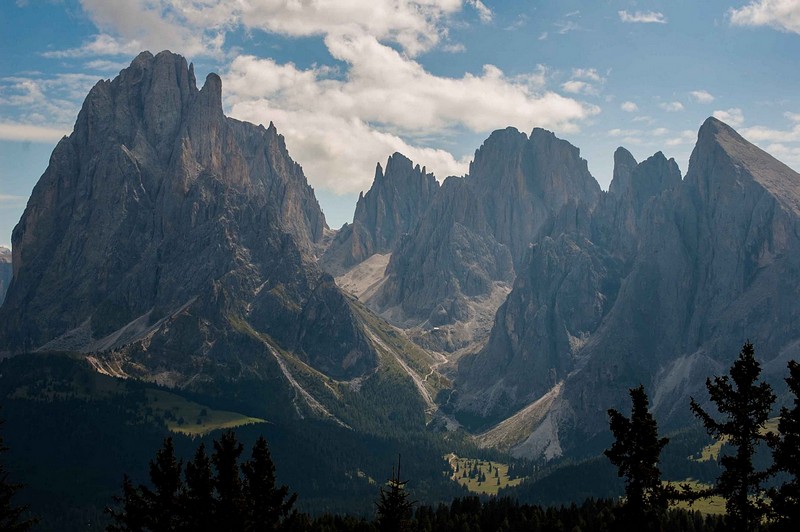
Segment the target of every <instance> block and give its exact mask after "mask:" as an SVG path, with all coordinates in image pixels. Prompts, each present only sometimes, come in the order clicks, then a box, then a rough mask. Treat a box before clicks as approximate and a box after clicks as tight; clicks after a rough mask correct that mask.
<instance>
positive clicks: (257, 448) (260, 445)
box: [242, 437, 297, 532]
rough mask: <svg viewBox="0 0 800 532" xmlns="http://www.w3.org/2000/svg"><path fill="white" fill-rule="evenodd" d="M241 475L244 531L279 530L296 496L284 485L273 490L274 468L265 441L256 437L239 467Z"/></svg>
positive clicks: (274, 486) (274, 487)
mask: <svg viewBox="0 0 800 532" xmlns="http://www.w3.org/2000/svg"><path fill="white" fill-rule="evenodd" d="M242 473H243V474H244V502H245V510H246V511H245V530H247V531H259V532H261V531H268V530H279V529H280V527H281V525H282V523H283V522H284V520H285V519H286V518H288V517H289V514H290V512H291V511H292V507H293V506H294V503H295V500H297V494H292V495H291V496H288V494H289V488H288V487H286V486H281V487H276V485H275V484H276V481H275V465H274V464H273V463H272V457H271V456H270V452H269V447H267V440H265V439H264V438H263V437H260V438H258V440H257V441H256V443H255V445H254V446H253V452H252V455H251V457H250V460H248V461H247V462H245V463H244V464H242Z"/></svg>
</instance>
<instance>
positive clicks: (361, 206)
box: [322, 153, 439, 274]
mask: <svg viewBox="0 0 800 532" xmlns="http://www.w3.org/2000/svg"><path fill="white" fill-rule="evenodd" d="M438 190H439V183H437V181H436V179H435V178H434V177H433V174H430V173H427V172H426V171H425V168H424V167H423V168H420V166H419V165H416V166H415V165H414V163H412V162H411V160H409V159H408V158H407V157H405V156H404V155H402V154H401V153H395V154H394V155H392V156H391V157H389V160H388V161H387V163H386V171H385V172H384V171H383V169H382V168H381V166H380V164H379V165H378V167H377V168H376V170H375V180H374V181H373V183H372V187H370V189H369V190H368V191H367V193H366V194H363V193H362V194H360V195H359V197H358V203H356V211H355V214H354V216H353V223H352V224H346V225H345V226H344V227H342V228H341V230H340V231H339V232H338V233H337V235H336V238H335V239H334V240H333V242H332V243H331V245H330V247H329V248H328V249H327V250H326V252H325V255H324V256H323V257H322V263H323V265H324V267H325V268H326V269H327V270H328V271H330V272H332V273H335V274H340V273H342V272H344V271H346V270H347V269H348V268H350V267H351V266H354V265H355V264H358V263H360V262H362V261H364V260H366V259H367V258H369V257H371V256H372V255H374V254H375V253H391V252H393V251H394V249H395V248H396V247H397V245H398V243H399V242H400V239H401V238H402V237H403V236H404V235H406V234H408V233H409V232H410V231H411V230H412V229H413V227H414V225H415V224H416V223H417V222H418V221H419V219H420V218H421V217H422V215H423V214H424V213H425V211H426V210H427V209H428V206H429V205H430V203H431V201H432V200H433V197H434V196H435V195H436V192H437V191H438Z"/></svg>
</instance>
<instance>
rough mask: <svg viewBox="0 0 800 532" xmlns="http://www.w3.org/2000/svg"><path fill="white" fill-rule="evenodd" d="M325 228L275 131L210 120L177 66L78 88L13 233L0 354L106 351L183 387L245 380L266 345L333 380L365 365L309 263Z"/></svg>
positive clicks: (212, 109)
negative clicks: (193, 377) (171, 374)
mask: <svg viewBox="0 0 800 532" xmlns="http://www.w3.org/2000/svg"><path fill="white" fill-rule="evenodd" d="M325 227H326V225H325V219H324V216H323V214H322V211H321V210H320V208H319V205H318V204H317V201H316V199H315V197H314V193H313V190H312V189H311V187H309V186H308V184H307V182H306V179H305V177H304V176H303V172H302V169H301V168H300V166H299V165H297V164H296V163H295V162H294V161H292V159H291V158H290V157H289V154H288V152H287V150H286V146H285V144H284V140H283V137H282V136H280V135H278V133H277V131H276V130H275V127H274V126H273V125H272V124H270V126H269V128H266V129H265V128H264V127H262V126H254V125H252V124H248V123H244V122H239V121H237V120H233V119H231V118H227V117H225V116H224V115H223V113H222V105H221V82H220V79H219V77H218V76H217V75H216V74H210V75H209V76H208V78H207V79H206V82H205V84H204V86H203V88H202V89H200V90H198V89H197V87H196V84H195V78H194V72H193V69H192V67H191V66H188V65H187V64H186V61H185V59H183V58H182V57H180V56H177V55H174V54H171V53H169V52H162V53H160V54H158V55H157V56H155V57H154V56H153V55H151V54H150V53H148V52H144V53H142V54H140V55H139V56H138V57H137V58H136V59H135V60H134V61H133V63H132V64H131V65H130V67H128V68H126V69H125V70H123V71H122V72H121V73H120V75H119V76H118V77H117V78H115V79H114V80H112V81H100V82H98V83H97V85H95V87H94V88H93V89H92V90H91V92H90V93H89V95H88V97H87V98H86V101H85V102H84V105H83V108H82V109H81V111H80V114H79V115H78V119H77V122H76V124H75V129H74V131H73V132H72V134H71V135H70V136H69V137H65V138H63V139H62V140H61V141H60V142H59V143H58V145H57V146H56V148H55V150H54V152H53V155H52V157H51V160H50V165H49V166H48V168H47V170H46V171H45V173H44V175H42V177H41V179H40V180H39V182H38V183H37V185H36V187H35V189H34V191H33V194H32V196H31V199H30V201H29V203H28V206H27V208H26V210H25V213H24V215H23V216H22V219H21V220H20V222H19V224H18V225H17V227H16V228H15V230H14V233H13V236H12V240H13V264H14V277H15V281H14V284H13V286H12V288H11V290H10V291H9V293H8V295H7V298H6V301H5V303H4V305H3V307H2V309H0V349H3V350H8V351H12V352H16V351H24V350H33V349H42V350H80V351H87V352H88V351H109V350H112V351H113V350H116V352H117V354H120V353H123V351H124V354H122V355H120V356H122V358H123V359H124V360H127V361H129V363H130V364H132V365H133V366H132V367H134V366H136V365H137V364H139V365H143V366H144V367H145V368H150V369H152V368H153V366H164V367H169V368H172V369H176V370H178V371H179V372H182V374H183V375H184V377H187V376H188V375H190V374H194V373H197V372H198V371H200V369H201V368H202V367H203V366H205V365H211V366H214V365H221V366H223V367H225V368H227V369H226V371H227V372H229V373H230V374H232V375H239V374H241V372H247V371H254V372H258V364H257V363H256V362H255V360H257V359H258V357H262V356H263V355H264V352H265V347H264V343H263V342H264V341H265V340H264V339H265V338H267V339H269V341H271V342H274V343H275V344H276V345H277V346H280V347H282V348H284V349H287V350H291V351H293V352H295V353H297V354H298V356H300V357H301V358H302V359H304V360H305V361H306V362H308V363H309V364H311V365H312V366H313V367H315V368H317V369H319V370H321V371H323V372H325V373H327V374H329V375H331V376H335V377H348V376H355V375H359V374H361V373H362V372H364V371H366V370H368V369H370V368H372V367H373V366H374V365H375V357H374V353H373V351H372V349H371V348H370V346H369V345H368V343H367V342H366V340H365V337H364V334H363V333H362V331H361V329H360V327H359V325H358V323H357V321H356V319H355V318H354V316H353V314H352V312H351V309H350V306H349V304H348V302H347V300H346V298H345V297H344V296H343V295H342V294H341V293H340V292H339V290H338V289H337V288H336V287H335V285H334V283H333V280H332V278H331V277H330V276H328V275H326V274H323V273H322V272H321V270H319V268H318V267H317V266H316V264H315V261H314V258H313V255H312V253H311V250H312V246H313V245H314V244H315V243H317V242H319V241H320V240H321V238H322V236H323V230H324V229H325Z"/></svg>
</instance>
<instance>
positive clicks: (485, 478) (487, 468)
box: [444, 453, 525, 495]
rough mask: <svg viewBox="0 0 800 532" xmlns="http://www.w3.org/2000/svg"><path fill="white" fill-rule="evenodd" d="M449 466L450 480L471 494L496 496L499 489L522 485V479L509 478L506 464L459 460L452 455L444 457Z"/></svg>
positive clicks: (470, 459)
mask: <svg viewBox="0 0 800 532" xmlns="http://www.w3.org/2000/svg"><path fill="white" fill-rule="evenodd" d="M444 458H445V460H447V462H448V463H449V464H450V470H451V471H452V475H451V476H450V478H451V479H452V480H454V481H455V482H458V483H459V484H461V485H462V486H464V487H465V488H467V490H469V491H470V492H472V493H480V494H484V495H497V492H498V491H499V490H500V489H501V488H510V487H514V486H517V485H519V484H520V483H522V481H523V480H525V479H524V478H513V479H512V478H509V476H508V464H502V463H500V462H492V461H489V460H480V459H477V458H461V457H459V456H457V455H456V454H454V453H451V454H448V455H447V456H445V457H444Z"/></svg>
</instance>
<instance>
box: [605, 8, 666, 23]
mask: <svg viewBox="0 0 800 532" xmlns="http://www.w3.org/2000/svg"><path fill="white" fill-rule="evenodd" d="M617 14H618V15H619V19H620V20H621V21H622V22H629V23H635V22H639V23H644V24H653V23H655V24H666V23H667V17H665V16H664V14H663V13H659V12H658V11H636V12H635V13H628V12H627V11H617Z"/></svg>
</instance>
